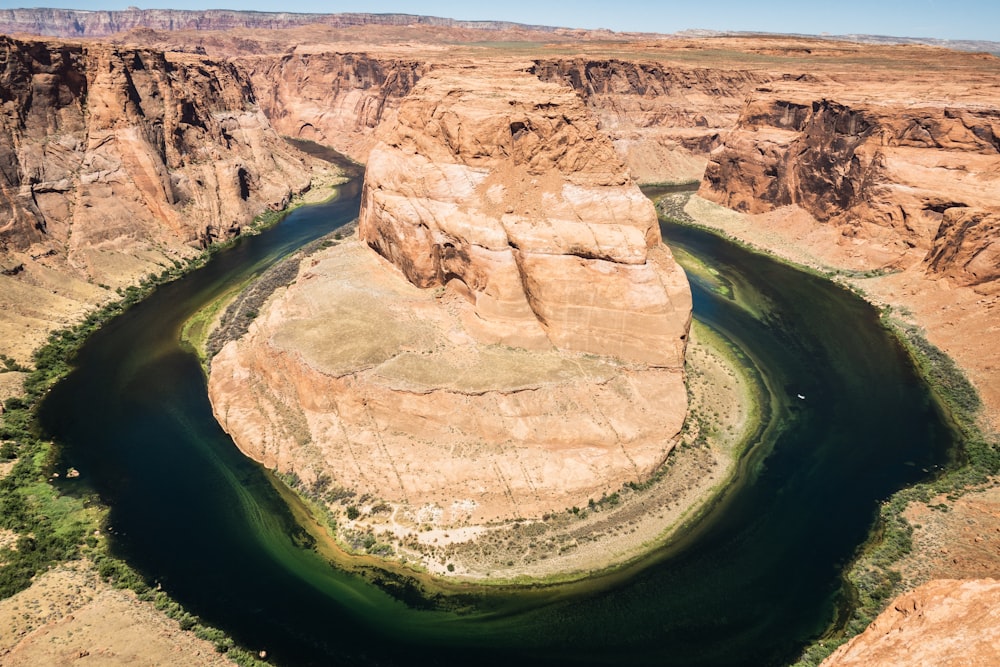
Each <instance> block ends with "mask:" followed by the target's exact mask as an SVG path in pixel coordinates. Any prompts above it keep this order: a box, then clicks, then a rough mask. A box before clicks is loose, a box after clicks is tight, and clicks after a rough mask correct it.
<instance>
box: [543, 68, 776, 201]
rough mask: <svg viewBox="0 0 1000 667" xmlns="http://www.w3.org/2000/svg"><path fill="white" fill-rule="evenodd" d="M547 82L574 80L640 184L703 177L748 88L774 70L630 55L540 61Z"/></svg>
mask: <svg viewBox="0 0 1000 667" xmlns="http://www.w3.org/2000/svg"><path fill="white" fill-rule="evenodd" d="M534 70H535V72H536V73H537V74H538V76H539V78H541V79H542V80H543V81H561V82H563V83H566V84H568V85H570V86H572V87H573V89H574V90H576V91H577V93H578V94H579V95H580V96H581V97H582V98H583V99H584V101H585V102H586V103H587V106H588V107H589V108H590V109H591V111H592V112H593V113H594V115H595V116H596V117H597V118H598V119H599V121H600V125H601V129H602V131H604V132H607V133H608V134H610V135H611V137H612V139H613V140H614V144H615V148H616V150H617V151H618V153H619V155H621V156H622V158H623V159H624V160H625V163H626V164H627V165H628V168H629V170H630V171H631V172H632V175H633V176H634V177H635V178H636V180H638V181H639V182H641V183H662V182H691V181H700V180H701V177H702V174H703V173H704V171H705V163H706V161H707V158H708V154H709V152H710V151H712V150H713V149H715V148H716V147H717V146H718V145H719V144H720V143H721V140H722V139H721V138H722V136H723V135H725V134H726V133H727V132H728V131H729V130H730V129H731V128H732V127H733V126H734V125H735V124H736V120H737V119H738V118H739V114H740V110H741V109H742V107H743V103H744V100H745V98H746V96H747V94H748V93H750V92H751V91H752V90H753V89H754V87H756V86H758V85H761V84H763V83H765V82H767V81H769V80H770V79H771V75H769V74H767V73H763V72H753V71H748V70H741V69H728V68H709V67H691V66H678V65H673V64H671V65H665V64H661V63H656V62H641V61H640V62H635V61H631V62H630V61H625V60H597V59H592V58H591V59H572V60H538V61H536V63H535V68H534Z"/></svg>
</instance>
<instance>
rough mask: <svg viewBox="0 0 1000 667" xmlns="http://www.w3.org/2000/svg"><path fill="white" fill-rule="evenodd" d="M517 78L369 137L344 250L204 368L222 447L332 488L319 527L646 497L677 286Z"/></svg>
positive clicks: (668, 439) (679, 333) (678, 342)
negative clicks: (626, 495) (328, 521)
mask: <svg viewBox="0 0 1000 667" xmlns="http://www.w3.org/2000/svg"><path fill="white" fill-rule="evenodd" d="M526 69H527V66H518V65H517V64H513V63H510V64H507V65H502V64H501V65H497V64H478V65H477V64H471V63H470V64H468V65H466V66H450V67H442V68H440V69H435V70H433V71H431V72H430V73H429V74H427V75H426V76H425V77H424V78H422V79H421V81H420V83H419V84H418V85H417V86H416V87H415V88H414V89H413V91H412V92H411V93H410V94H409V95H408V96H407V97H405V98H404V99H403V100H402V102H401V104H400V107H399V113H398V116H397V119H396V120H395V122H392V123H388V124H385V125H383V126H382V127H380V128H379V131H378V133H377V143H376V144H375V146H374V148H373V149H372V151H371V153H370V156H369V160H368V167H367V172H366V174H365V181H364V188H363V193H362V206H361V214H360V218H359V224H358V231H357V236H356V238H353V237H352V238H349V239H348V240H346V241H345V242H344V243H342V244H339V245H336V246H334V247H332V248H329V249H327V250H324V251H322V252H319V253H317V254H315V255H312V256H311V257H310V259H309V261H308V262H304V263H303V265H302V266H301V268H300V270H299V273H298V275H297V277H296V279H295V280H294V282H293V283H292V284H291V285H290V286H289V287H288V288H287V289H286V290H283V291H280V292H279V293H277V294H276V295H275V296H274V297H273V299H272V300H271V301H270V302H269V303H268V305H267V306H266V307H265V308H264V309H263V311H262V312H261V313H260V314H259V315H258V316H257V319H256V320H255V322H254V324H253V325H252V326H251V327H250V330H249V332H248V334H247V335H245V336H244V337H243V338H241V339H239V340H236V341H231V342H229V343H228V344H227V345H226V346H225V347H224V348H223V349H222V350H221V351H220V352H219V354H218V355H216V356H215V357H214V360H213V361H212V366H211V375H210V380H209V392H210V396H211V399H212V403H213V409H214V410H215V413H216V415H217V417H218V419H219V421H220V423H221V424H222V425H223V427H224V428H225V429H226V430H227V431H229V432H230V433H231V434H232V436H233V438H234V440H235V441H236V443H237V444H238V446H239V447H240V448H241V449H242V450H243V451H244V452H246V453H247V454H248V455H249V456H251V457H252V458H255V459H257V460H259V461H261V462H262V463H263V464H264V465H265V466H267V467H270V468H276V469H277V470H278V471H280V472H285V473H294V474H295V475H296V477H297V478H298V479H299V480H301V482H302V483H304V484H305V486H306V487H307V488H309V487H313V488H316V487H317V486H318V491H319V492H320V493H321V494H322V493H325V494H326V495H327V497H328V498H329V497H331V496H330V495H329V492H330V490H332V489H338V490H340V494H341V495H343V496H344V497H343V498H342V499H340V500H339V501H334V502H330V503H328V506H330V507H331V508H335V509H336V514H337V515H338V516H344V512H346V511H348V508H350V509H349V519H347V520H346V521H345V520H344V519H342V521H343V522H344V523H345V524H347V526H346V527H345V528H344V529H342V531H343V530H345V529H346V530H357V529H359V528H361V527H364V528H365V529H366V530H373V531H375V532H380V531H382V530H391V531H392V532H393V534H394V536H395V538H396V539H399V540H400V543H405V541H406V539H407V538H416V537H418V536H419V535H420V533H421V532H422V531H425V532H426V531H436V532H435V534H436V535H438V534H440V531H441V530H445V529H447V530H451V531H452V532H455V535H456V537H458V536H465V537H466V538H467V537H468V536H469V535H476V534H478V533H480V532H481V531H484V530H486V526H487V525H488V524H493V529H496V524H497V522H500V523H501V525H502V524H503V522H511V521H524V520H529V521H539V520H541V519H542V518H543V517H546V518H548V516H549V515H550V514H557V513H558V514H563V513H565V512H566V510H567V509H569V508H572V507H586V506H587V504H588V502H589V503H593V502H595V500H598V499H601V498H606V497H608V496H610V495H612V494H616V493H617V492H618V491H619V490H620V489H621V488H622V486H623V485H625V484H627V483H633V484H641V483H643V482H645V481H647V480H648V479H649V477H650V476H651V475H652V473H653V472H654V471H655V470H656V469H657V468H658V467H659V466H661V465H662V464H663V462H664V460H665V458H666V457H667V455H668V454H669V452H670V451H671V449H672V448H673V447H674V446H675V444H676V443H677V442H678V437H677V436H678V433H679V431H680V429H681V426H682V424H683V422H684V418H685V415H686V412H687V395H686V390H685V386H684V355H685V350H686V347H687V338H688V333H689V326H690V320H691V294H690V290H689V288H688V283H687V279H686V277H685V275H684V272H683V270H681V268H680V267H679V266H678V265H677V263H676V262H675V261H674V259H673V257H672V255H671V253H670V251H669V249H667V247H666V246H665V245H663V243H662V241H661V239H660V231H659V226H658V221H657V217H656V213H655V211H654V208H653V205H652V203H651V202H650V200H649V199H647V198H646V197H645V196H644V195H643V194H642V193H641V192H640V191H639V189H638V187H637V186H636V185H635V184H634V182H633V181H632V179H631V177H630V175H629V173H628V171H627V169H626V168H625V166H624V164H623V163H622V161H621V159H620V158H619V157H618V156H617V154H616V153H615V150H614V147H613V146H612V144H611V141H610V139H609V138H607V137H606V136H605V135H602V133H601V132H600V131H599V130H598V129H597V127H596V124H595V122H594V121H593V120H592V119H591V118H590V116H589V115H588V114H587V111H586V109H585V107H584V105H583V103H582V101H581V100H580V98H579V97H578V96H577V95H576V94H575V93H574V91H573V90H572V89H571V88H569V87H567V86H564V85H561V84H557V83H551V82H549V83H546V82H542V81H541V80H539V78H538V77H536V76H534V75H533V74H531V73H529V72H527V71H526ZM351 515H353V516H351ZM359 515H364V516H359ZM408 552H409V553H413V552H414V550H413V549H411V550H409V551H408ZM416 553H420V549H419V548H417V549H416ZM411 557H412V555H411ZM503 560H506V556H504V558H503ZM495 567H496V564H494V565H493V567H492V568H491V569H495Z"/></svg>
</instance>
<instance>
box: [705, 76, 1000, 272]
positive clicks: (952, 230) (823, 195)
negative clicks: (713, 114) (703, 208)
mask: <svg viewBox="0 0 1000 667" xmlns="http://www.w3.org/2000/svg"><path fill="white" fill-rule="evenodd" d="M824 92H825V94H824V95H822V96H821V95H820V93H819V91H817V90H815V89H811V88H809V87H803V86H802V85H801V84H799V85H796V86H786V87H778V86H772V87H766V88H761V89H760V90H758V91H757V92H755V93H754V95H753V96H752V98H751V99H750V100H749V101H748V102H747V104H746V106H745V108H744V109H743V112H742V113H741V115H740V120H739V122H738V123H737V125H736V127H735V129H734V130H733V131H732V132H731V133H729V134H728V135H727V136H726V139H725V142H724V144H723V145H722V146H720V147H719V148H718V149H717V150H716V151H715V152H713V153H712V156H711V159H710V161H709V164H708V167H707V169H706V172H705V180H704V182H703V184H702V187H701V190H700V192H699V194H701V195H702V196H704V197H706V198H708V199H711V200H713V201H716V202H718V203H720V204H723V205H725V206H728V207H730V208H734V209H736V210H739V211H745V212H747V213H764V212H767V211H770V210H773V209H775V208H779V207H783V206H791V205H794V206H798V207H800V208H802V209H804V210H805V211H806V212H808V213H809V214H811V215H812V216H813V217H814V218H815V219H816V220H817V221H818V222H820V223H824V224H828V225H832V226H835V227H837V228H839V229H840V230H841V232H842V234H843V235H844V236H846V237H858V238H865V239H881V240H882V242H883V244H884V245H887V246H889V247H891V248H893V249H894V250H893V252H894V253H895V256H896V260H895V265H897V266H905V265H907V264H908V263H909V262H910V261H911V260H912V259H913V258H917V259H918V260H919V259H923V260H924V261H925V263H926V268H927V270H928V271H929V272H931V273H934V274H938V275H948V276H951V277H954V278H956V279H957V280H958V281H959V283H961V284H973V283H976V284H982V283H984V282H987V281H990V280H993V279H995V278H996V277H997V276H998V275H1000V270H998V269H997V265H996V261H995V257H996V253H997V250H996V249H995V247H994V246H993V240H992V239H991V238H990V230H991V229H994V228H995V224H996V219H997V217H996V216H997V214H998V213H1000V195H998V192H1000V189H998V187H997V186H998V185H1000V139H998V136H1000V111H998V110H997V109H996V108H989V107H983V106H980V105H978V104H975V103H972V102H968V103H963V102H960V101H954V102H950V103H946V102H940V103H935V102H923V103H914V102H913V101H912V98H910V99H906V100H905V101H904V100H899V101H896V100H893V99H891V98H890V99H887V100H884V101H877V100H872V99H857V98H856V97H855V96H854V95H852V94H851V93H850V92H848V91H846V90H843V89H842V88H840V87H833V88H832V89H831V88H830V87H829V86H828V87H827V88H826V89H825V91H824ZM838 100H839V101H838ZM908 257H909V259H908ZM873 268H874V267H873Z"/></svg>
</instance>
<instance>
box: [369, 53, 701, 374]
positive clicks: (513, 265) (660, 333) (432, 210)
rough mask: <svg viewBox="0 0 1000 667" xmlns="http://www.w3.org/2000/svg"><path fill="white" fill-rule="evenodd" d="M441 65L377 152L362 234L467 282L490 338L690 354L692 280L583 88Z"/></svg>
mask: <svg viewBox="0 0 1000 667" xmlns="http://www.w3.org/2000/svg"><path fill="white" fill-rule="evenodd" d="M428 78H429V79H430V80H429V81H427V79H425V81H427V83H426V85H424V84H421V85H418V87H417V88H416V89H415V90H414V91H413V93H412V94H411V95H410V96H409V97H407V98H406V100H405V101H404V103H403V106H402V108H401V109H400V112H399V116H398V120H397V121H396V122H395V123H391V124H388V125H386V126H384V131H383V132H382V134H381V141H380V142H379V143H378V144H377V145H376V147H375V148H374V149H373V150H372V152H371V154H370V155H369V163H368V164H369V166H368V173H367V176H366V179H365V187H364V193H363V195H362V204H361V215H360V226H359V234H360V236H361V238H362V239H363V240H364V241H366V242H367V243H368V244H369V245H371V246H372V247H373V248H375V249H376V250H377V251H378V252H379V253H380V254H381V255H383V256H384V257H386V258H387V259H389V260H390V261H391V262H393V263H394V264H396V266H397V267H399V269H400V270H401V271H402V272H403V273H404V274H405V275H406V277H407V278H408V279H409V280H410V282H412V283H413V284H415V285H417V286H418V287H425V288H426V287H434V286H444V285H451V286H452V288H453V289H455V290H457V291H459V292H461V293H462V294H464V295H465V296H466V298H467V299H468V300H469V304H470V307H469V313H468V321H469V323H468V325H467V326H468V327H469V328H471V329H475V330H477V333H478V336H479V337H480V339H481V340H482V341H483V342H487V343H501V344H514V345H518V346H521V347H530V348H547V347H549V346H550V345H553V344H554V345H555V346H556V347H558V348H561V349H568V350H574V351H579V352H590V353H594V354H604V355H611V356H615V357H619V358H622V359H625V360H629V361H638V362H641V363H650V364H654V365H657V366H663V367H670V368H679V367H680V366H681V365H682V364H683V358H684V338H685V334H686V333H687V326H688V316H687V311H688V310H689V304H688V298H689V297H688V288H687V281H686V279H685V278H684V276H683V274H682V272H681V271H680V270H679V269H678V268H677V267H676V265H675V264H674V262H673V259H672V258H671V257H670V256H669V253H668V251H667V250H666V248H665V246H663V245H662V243H661V242H660V230H659V223H658V221H657V218H656V213H655V211H654V210H653V207H652V204H651V203H650V202H649V200H648V199H647V198H646V197H645V196H643V195H642V193H640V192H639V190H638V189H637V188H636V187H635V186H634V185H633V184H632V182H631V179H630V177H629V174H628V172H627V170H626V169H625V167H624V166H623V165H622V163H621V162H620V161H619V160H618V159H617V158H616V155H615V153H614V150H613V148H612V146H611V143H610V142H609V141H608V140H607V139H606V138H605V137H604V136H603V135H602V134H601V133H600V132H599V131H598V130H597V128H596V127H595V126H594V124H593V122H592V121H591V120H590V119H589V118H588V116H587V113H586V110H585V108H584V106H583V105H582V104H580V102H579V100H578V98H576V97H575V96H574V95H573V93H572V91H570V90H568V89H567V88H565V87H562V86H557V85H553V84H543V83H540V82H539V81H538V80H537V79H534V78H533V77H531V75H529V74H526V73H524V72H515V73H511V71H510V70H509V69H507V68H491V67H486V66H483V65H479V66H476V67H475V68H474V69H473V68H468V69H452V70H438V71H434V72H432V73H430V74H429V75H428ZM581 285H587V286H588V289H581V288H580V286H581Z"/></svg>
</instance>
